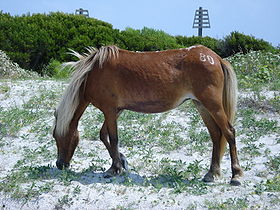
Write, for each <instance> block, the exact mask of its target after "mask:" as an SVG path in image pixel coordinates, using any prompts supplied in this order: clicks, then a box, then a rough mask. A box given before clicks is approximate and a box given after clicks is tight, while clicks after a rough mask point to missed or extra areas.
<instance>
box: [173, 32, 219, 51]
mask: <svg viewBox="0 0 280 210" xmlns="http://www.w3.org/2000/svg"><path fill="white" fill-rule="evenodd" d="M176 40H177V43H178V44H179V45H182V46H184V47H190V46H193V45H198V44H201V45H204V46H206V47H208V48H210V49H212V50H213V51H215V52H216V53H217V54H221V52H220V49H219V42H220V41H219V40H217V39H214V38H211V37H198V36H192V37H186V36H176Z"/></svg>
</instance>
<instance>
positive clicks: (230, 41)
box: [220, 31, 274, 57]
mask: <svg viewBox="0 0 280 210" xmlns="http://www.w3.org/2000/svg"><path fill="white" fill-rule="evenodd" d="M220 49H221V50H220V51H221V55H222V57H228V56H231V55H234V54H236V53H239V52H240V53H243V54H246V53H249V52H250V51H259V50H264V51H273V50H274V47H273V46H272V45H271V44H269V43H268V42H266V41H264V40H263V39H256V38H255V37H254V36H248V35H244V34H242V33H239V32H237V31H235V32H232V33H231V34H230V35H228V36H226V37H225V38H224V40H222V41H221V44H220Z"/></svg>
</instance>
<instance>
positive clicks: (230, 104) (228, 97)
mask: <svg viewBox="0 0 280 210" xmlns="http://www.w3.org/2000/svg"><path fill="white" fill-rule="evenodd" d="M221 66H222V69H223V72H224V89H223V106H224V110H225V112H226V115H227V117H228V120H229V122H230V123H231V124H233V123H234V119H235V114H236V107H237V79H236V75H235V72H234V70H233V68H232V66H231V65H230V63H229V62H227V61H226V60H223V59H221ZM225 146H226V139H225V137H224V136H223V137H222V140H221V157H222V156H223V154H224V151H225Z"/></svg>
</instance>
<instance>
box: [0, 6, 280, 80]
mask: <svg viewBox="0 0 280 210" xmlns="http://www.w3.org/2000/svg"><path fill="white" fill-rule="evenodd" d="M110 44H116V45H118V46H119V47H120V48H124V49H127V50H133V51H156V50H166V49H175V48H181V47H189V46H192V45H196V44H201V45H204V46H206V47H209V48H210V49H212V50H214V51H215V52H216V53H217V54H219V55H220V56H222V57H228V56H230V55H233V54H235V53H238V52H242V53H248V52H250V51H257V50H265V51H272V50H274V51H277V50H276V49H274V48H273V47H272V46H271V45H270V44H269V43H268V42H266V41H264V40H262V39H256V38H254V37H253V36H246V35H244V34H241V33H238V32H232V33H231V34H230V35H229V36H226V37H225V38H224V39H223V40H217V39H214V38H211V37H194V36H193V37H185V36H176V37H174V36H171V35H169V34H167V33H165V32H164V31H161V30H155V29H152V28H147V27H144V28H143V29H141V30H135V29H132V28H127V29H126V30H124V31H119V30H117V29H113V27H112V25H111V24H109V23H106V22H103V21H100V20H97V19H94V18H86V17H83V16H79V15H71V14H64V13H59V12H56V13H50V14H34V15H32V16H30V15H22V16H15V17H13V16H11V15H9V14H5V13H3V12H1V11H0V49H1V50H3V51H5V52H6V53H7V55H8V56H9V57H10V58H11V60H13V61H14V62H16V63H18V64H19V65H20V66H21V67H22V68H24V69H32V70H34V71H36V72H38V73H39V74H47V75H53V74H54V75H56V74H57V73H58V72H55V71H54V69H56V68H54V69H53V67H52V66H53V65H54V63H55V62H65V61H69V60H71V59H72V57H71V55H69V54H67V53H66V52H67V51H68V49H69V48H70V49H73V50H75V51H78V52H80V53H83V52H85V51H86V49H85V47H88V46H92V47H96V48H99V47H100V46H103V45H110ZM278 51H279V49H278ZM51 59H53V60H51ZM55 60H56V61H55ZM48 65H51V66H48ZM45 66H48V67H46V68H44V67H45ZM48 69H49V71H51V72H46V71H47V70H48ZM59 74H60V73H59Z"/></svg>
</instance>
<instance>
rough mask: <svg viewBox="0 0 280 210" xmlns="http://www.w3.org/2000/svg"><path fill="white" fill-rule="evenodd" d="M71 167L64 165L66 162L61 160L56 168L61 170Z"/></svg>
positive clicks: (67, 164)
mask: <svg viewBox="0 0 280 210" xmlns="http://www.w3.org/2000/svg"><path fill="white" fill-rule="evenodd" d="M69 166H70V164H69V163H64V162H62V161H59V160H57V161H56V167H57V168H58V169H59V170H62V169H66V168H69Z"/></svg>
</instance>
